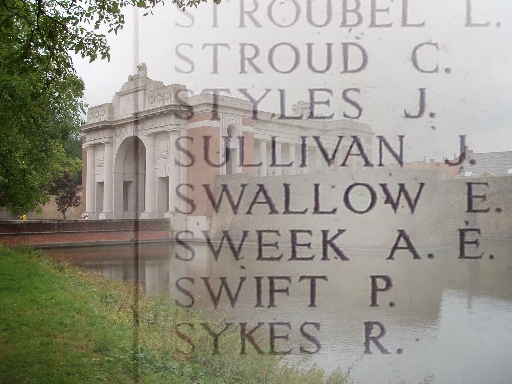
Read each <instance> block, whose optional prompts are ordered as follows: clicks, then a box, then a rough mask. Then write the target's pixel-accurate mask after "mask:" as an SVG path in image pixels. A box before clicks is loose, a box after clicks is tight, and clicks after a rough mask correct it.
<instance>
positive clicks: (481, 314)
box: [55, 240, 512, 383]
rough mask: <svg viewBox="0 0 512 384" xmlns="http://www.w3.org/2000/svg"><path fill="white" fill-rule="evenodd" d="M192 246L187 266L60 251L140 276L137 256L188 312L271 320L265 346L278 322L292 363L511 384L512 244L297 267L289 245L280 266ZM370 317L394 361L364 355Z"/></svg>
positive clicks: (163, 249) (121, 249)
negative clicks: (461, 255)
mask: <svg viewBox="0 0 512 384" xmlns="http://www.w3.org/2000/svg"><path fill="white" fill-rule="evenodd" d="M190 246H191V247H193V250H194V253H195V254H194V257H193V259H192V260H189V261H185V260H182V259H183V258H189V257H191V253H190V252H188V253H187V250H186V249H185V248H184V247H183V246H178V245H170V244H158V245H155V244H153V245H140V246H139V248H137V249H135V248H134V247H133V246H126V245H123V246H102V247H95V248H76V249H71V248H68V249H59V250H57V251H55V252H56V253H58V254H59V255H60V256H62V257H66V258H68V259H70V260H73V262H75V263H77V264H79V265H81V266H84V267H86V268H96V269H99V270H101V271H102V272H103V274H104V275H105V276H107V277H109V278H115V279H134V276H135V271H134V268H133V265H134V262H133V260H134V254H135V252H139V255H140V263H139V267H140V268H139V271H138V273H139V280H140V282H141V284H143V286H144V287H145V289H146V291H147V292H148V293H150V294H157V295H160V294H163V293H166V292H167V293H169V295H170V296H171V297H173V298H174V299H176V301H177V302H178V303H180V304H182V305H185V306H191V307H192V308H206V309H212V310H213V309H215V310H216V311H217V312H219V313H221V314H222V315H223V316H226V318H227V319H228V320H229V321H232V322H234V323H241V322H246V323H248V327H255V326H256V325H257V323H258V322H263V323H265V324H264V325H263V326H262V327H261V328H260V329H258V332H260V331H261V332H260V333H261V335H263V341H262V342H261V345H260V347H261V348H262V349H263V350H266V351H268V350H269V348H270V347H269V345H270V340H269V332H270V331H269V328H270V323H280V324H279V325H275V326H274V327H275V329H274V331H275V335H278V336H283V335H286V334H288V340H285V338H282V339H281V340H280V341H284V343H282V344H280V347H279V348H281V349H280V350H281V351H286V350H291V351H292V353H291V355H290V356H288V357H287V358H289V359H291V360H299V359H302V358H304V357H307V358H309V359H311V360H312V361H314V362H316V363H318V364H319V365H320V366H322V367H325V368H327V369H333V368H335V367H337V366H341V367H342V368H344V369H346V368H347V367H348V366H349V365H351V364H352V363H354V362H356V361H357V363H356V365H357V368H355V371H354V378H355V379H356V380H358V381H359V382H362V383H385V382H398V381H400V380H406V381H407V382H417V381H419V380H421V379H423V377H424V376H425V374H426V373H427V372H431V373H433V374H434V377H435V380H436V382H438V383H484V382H485V383H510V382H512V370H510V364H509V361H510V358H511V356H512V352H511V350H510V345H512V257H511V251H512V242H511V241H501V240H482V242H481V248H482V249H483V250H485V255H486V256H485V257H484V258H483V259H482V260H458V259H457V257H458V248H455V247H454V248H446V249H439V250H437V251H436V252H435V257H434V258H433V259H429V258H427V257H423V256H422V259H421V260H413V258H412V256H411V254H409V253H408V252H407V251H401V252H398V253H397V255H396V257H395V260H394V261H390V260H386V258H387V256H388V252H389V250H387V251H386V250H383V251H372V252H357V251H354V250H353V251H351V252H350V253H349V252H347V256H348V257H349V259H350V260H349V261H342V260H339V259H336V258H331V259H330V260H328V261H325V260H321V258H320V257H316V258H315V259H313V260H310V261H297V260H294V261H293V260H292V261H289V260H288V259H289V257H287V255H289V250H286V249H284V250H281V251H282V252H283V253H284V254H285V256H284V257H283V258H282V259H281V260H280V261H258V260H257V257H258V256H257V252H258V250H257V248H251V247H249V248H247V249H245V251H244V254H243V257H242V258H241V259H240V260H236V259H235V258H234V257H233V254H232V252H231V251H230V250H229V247H227V246H226V244H225V245H224V246H223V250H222V251H221V253H220V254H219V257H218V260H217V261H216V260H215V258H214V257H213V256H212V255H211V254H210V251H209V249H208V247H207V246H206V245H204V244H200V243H194V244H191V245H190ZM418 251H419V253H420V255H426V253H427V250H421V249H419V250H418ZM315 252H316V254H321V250H307V254H306V253H304V255H303V256H306V255H311V254H315ZM318 252H320V253H318ZM491 254H492V255H493V256H494V257H493V258H492V259H491V258H490V257H488V256H489V255H491ZM376 275H379V276H388V277H389V278H390V279H391V281H392V288H390V289H389V290H387V291H384V286H385V281H384V279H377V286H378V287H379V289H380V290H381V291H380V292H378V293H377V303H378V307H370V303H371V276H376ZM313 281H314V282H313ZM222 284H224V287H223V288H222V289H221V288H220V287H221V285H222ZM226 287H228V288H229V291H230V294H231V300H230V299H229V298H228V295H227V294H226V292H227V291H226ZM219 292H221V294H220V295H219ZM218 296H220V297H218ZM217 299H218V300H217ZM365 322H367V323H369V322H372V323H373V324H374V325H373V330H372V332H371V334H370V336H373V337H376V336H378V334H379V330H380V329H379V327H383V328H385V331H386V333H385V336H383V337H382V338H380V339H377V341H378V342H379V343H380V345H381V347H382V349H384V350H386V351H388V352H389V354H383V353H382V351H379V349H378V347H377V344H376V343H374V342H371V341H370V342H369V344H370V350H371V352H372V354H364V351H365V345H364V341H365V324H364V323H365ZM377 323H379V324H380V325H378V324H377ZM304 324H306V325H304ZM308 336H309V337H308ZM315 340H317V341H318V343H319V344H321V349H320V350H319V351H318V352H317V353H314V354H312V355H309V354H308V353H307V352H316V350H317V349H318V348H317V347H318V346H317V345H316V343H315ZM248 348H250V346H249V347H248Z"/></svg>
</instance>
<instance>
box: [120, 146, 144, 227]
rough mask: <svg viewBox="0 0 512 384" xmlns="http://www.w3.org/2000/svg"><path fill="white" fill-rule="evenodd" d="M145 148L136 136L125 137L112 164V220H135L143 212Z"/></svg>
mask: <svg viewBox="0 0 512 384" xmlns="http://www.w3.org/2000/svg"><path fill="white" fill-rule="evenodd" d="M145 184H146V147H145V145H144V143H143V142H142V140H141V139H139V138H138V137H136V136H131V137H127V138H126V139H124V140H123V142H122V143H121V145H120V146H119V149H118V150H117V154H116V159H115V163H114V218H115V219H137V218H139V217H140V215H141V213H142V212H144V200H145V199H144V193H145Z"/></svg>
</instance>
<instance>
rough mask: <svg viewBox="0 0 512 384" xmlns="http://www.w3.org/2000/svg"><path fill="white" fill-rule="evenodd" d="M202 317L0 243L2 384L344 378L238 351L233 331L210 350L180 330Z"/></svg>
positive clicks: (200, 337) (207, 342) (198, 335)
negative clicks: (284, 364)
mask: <svg viewBox="0 0 512 384" xmlns="http://www.w3.org/2000/svg"><path fill="white" fill-rule="evenodd" d="M137 302H138V305H136V306H134V303H137ZM134 308H137V310H136V311H135V316H134ZM137 320H138V322H137ZM184 322H185V323H189V324H188V325H186V326H184V327H183V328H182V331H183V332H182V334H185V337H179V336H178V334H177V332H176V326H177V325H178V324H180V323H184ZM203 322H205V317H204V315H202V314H200V313H197V312H192V311H188V310H186V309H179V308H176V307H175V306H174V305H173V304H172V302H171V301H170V300H169V299H168V298H165V297H161V298H151V297H146V296H145V295H144V294H143V293H142V292H139V291H135V289H134V288H133V287H132V286H130V285H129V284H127V283H122V282H119V281H113V280H108V279H105V278H103V277H102V276H101V275H99V274H97V273H94V272H88V271H84V270H82V269H80V268H76V267H72V266H70V265H68V264H66V263H64V262H58V261H55V260H52V259H50V258H48V257H46V256H45V255H44V254H43V253H41V252H37V251H32V250H30V249H21V248H18V249H9V248H5V247H0V346H1V347H0V382H1V383H52V384H53V383H95V382H108V383H128V382H140V383H163V382H165V383H222V384H224V383H322V382H325V383H349V382H350V380H349V379H348V378H347V377H346V375H344V374H343V373H341V372H334V373H333V374H331V375H326V374H325V373H324V372H323V371H322V370H320V369H317V368H312V369H309V370H301V369H299V368H298V367H289V366H281V365H279V364H278V363H279V358H278V357H275V356H268V355H264V356H261V355H257V354H255V353H254V354H253V355H250V356H247V355H243V356H241V355H240V345H239V342H240V340H239V338H240V336H239V335H238V334H237V333H231V334H229V335H226V334H227V332H226V333H224V334H223V335H222V337H221V338H219V345H218V348H219V351H220V353H218V354H215V355H213V354H212V351H213V350H214V346H213V338H212V337H207V336H205V334H204V332H185V331H187V329H188V330H190V329H199V328H200V327H201V326H202V323H203ZM210 324H211V320H210ZM222 327H223V325H222V324H220V323H219V324H217V325H216V327H215V329H216V332H220V330H222ZM187 338H189V339H188V340H187ZM192 345H194V348H192Z"/></svg>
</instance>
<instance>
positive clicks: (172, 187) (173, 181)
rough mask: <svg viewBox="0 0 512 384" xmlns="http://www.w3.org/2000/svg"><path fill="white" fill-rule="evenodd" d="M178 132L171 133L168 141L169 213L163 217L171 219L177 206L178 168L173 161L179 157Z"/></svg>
mask: <svg viewBox="0 0 512 384" xmlns="http://www.w3.org/2000/svg"><path fill="white" fill-rule="evenodd" d="M178 136H179V134H178V132H171V134H170V136H169V137H170V141H169V159H170V161H171V166H170V169H169V208H168V209H169V211H168V212H167V213H166V214H165V215H164V217H171V216H172V214H174V213H175V212H176V206H178V204H179V199H178V196H176V186H177V185H178V184H179V183H180V167H179V165H177V164H176V163H175V162H174V160H175V158H177V157H178V156H179V154H177V153H176V152H177V151H176V145H175V142H176V139H177V138H178Z"/></svg>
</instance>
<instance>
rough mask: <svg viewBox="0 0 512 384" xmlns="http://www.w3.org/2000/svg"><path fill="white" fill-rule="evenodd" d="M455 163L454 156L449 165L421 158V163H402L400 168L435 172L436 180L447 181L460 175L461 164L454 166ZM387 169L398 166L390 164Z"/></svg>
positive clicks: (444, 160) (455, 158)
mask: <svg viewBox="0 0 512 384" xmlns="http://www.w3.org/2000/svg"><path fill="white" fill-rule="evenodd" d="M457 162H458V158H457V157H456V156H454V159H453V160H450V163H451V165H450V164H447V163H446V159H443V161H434V159H430V161H427V159H426V158H423V161H412V162H404V163H403V166H402V168H403V169H414V170H433V171H436V174H437V179H438V180H448V179H455V178H456V177H457V175H458V174H459V173H460V168H461V164H456V163H457ZM388 167H390V168H398V167H399V165H398V164H391V165H389V166H388Z"/></svg>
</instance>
